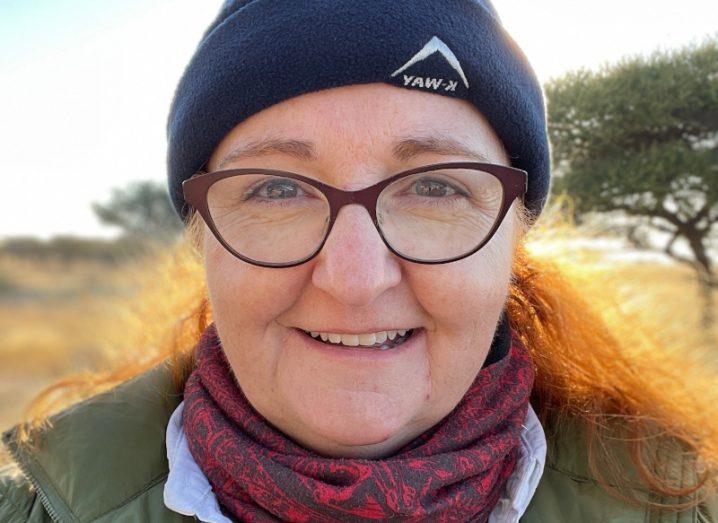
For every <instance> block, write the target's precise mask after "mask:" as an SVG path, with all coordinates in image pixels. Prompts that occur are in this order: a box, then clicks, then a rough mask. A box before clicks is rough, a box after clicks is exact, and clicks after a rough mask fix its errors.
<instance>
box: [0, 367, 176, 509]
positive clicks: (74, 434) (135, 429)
mask: <svg viewBox="0 0 718 523" xmlns="http://www.w3.org/2000/svg"><path fill="white" fill-rule="evenodd" d="M181 399H182V398H181V395H180V394H178V393H176V392H175V391H174V387H173V385H172V376H171V372H170V370H169V368H168V366H167V365H166V364H165V363H163V364H161V365H159V366H157V367H154V368H153V369H151V370H150V371H148V372H146V373H144V374H142V375H140V376H137V377H136V378H134V379H132V380H130V381H127V382H125V383H123V384H121V385H119V386H118V387H116V388H114V389H112V390H110V391H107V392H105V393H102V394H99V395H96V396H93V397H91V398H89V399H87V400H86V401H83V402H81V403H78V404H76V405H73V406H71V407H70V408H68V409H66V410H64V411H62V412H60V413H59V414H56V415H54V416H52V417H51V418H50V425H49V428H48V429H46V430H44V431H43V432H42V433H40V434H39V438H36V440H35V441H34V443H35V445H34V446H33V447H32V448H28V447H26V446H18V445H17V444H16V441H15V436H16V433H17V428H18V427H17V426H16V427H13V428H12V429H10V430H9V431H7V432H5V433H4V434H3V442H4V443H5V445H6V446H7V448H8V449H9V451H10V454H11V455H12V456H13V457H14V458H15V460H16V461H17V463H18V465H19V467H20V469H21V470H22V471H23V472H24V473H25V475H26V476H27V478H28V480H29V481H30V482H31V483H32V484H33V485H34V487H35V488H36V490H37V492H38V497H39V498H40V500H41V501H42V503H43V505H45V509H46V510H47V511H48V512H49V513H50V514H53V515H54V516H56V519H58V520H60V521H93V520H95V519H97V518H98V517H100V516H102V515H104V514H107V513H108V512H110V511H112V510H114V509H118V508H120V507H122V506H123V505H125V504H126V503H128V502H129V501H130V500H132V499H134V498H136V497H137V496H138V495H140V494H141V493H142V492H144V491H146V490H149V489H151V488H152V487H153V486H155V485H157V484H158V483H163V482H164V480H165V479H166V477H167V472H168V467H167V459H166V453H165V446H164V441H165V429H166V427H167V422H168V421H169V417H170V415H171V414H172V411H173V410H174V409H175V408H176V407H177V405H178V404H179V402H180V401H181Z"/></svg>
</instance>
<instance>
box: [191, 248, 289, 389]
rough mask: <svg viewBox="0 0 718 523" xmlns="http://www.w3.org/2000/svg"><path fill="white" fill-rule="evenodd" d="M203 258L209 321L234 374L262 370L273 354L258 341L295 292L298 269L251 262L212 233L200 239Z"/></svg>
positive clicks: (262, 337)
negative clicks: (221, 243)
mask: <svg viewBox="0 0 718 523" xmlns="http://www.w3.org/2000/svg"><path fill="white" fill-rule="evenodd" d="M204 260H205V262H204V263H205V273H206V279H207V289H208V292H209V295H210V301H211V304H212V316H213V320H214V322H215V323H216V325H217V330H218V332H219V335H220V338H221V339H222V343H223V346H224V349H225V353H226V354H227V358H228V359H229V362H230V364H231V366H232V368H233V370H234V371H235V374H237V373H238V372H243V371H244V370H246V371H247V374H250V375H256V376H259V375H262V374H263V373H264V372H263V371H261V370H260V368H261V367H265V368H269V367H270V366H271V361H272V358H273V357H276V355H275V354H272V351H271V350H269V351H268V350H266V346H263V344H262V343H260V342H261V340H262V339H264V338H265V337H266V336H267V334H268V333H271V332H273V331H275V330H276V329H278V326H277V324H276V322H275V320H276V319H277V317H278V316H280V315H281V314H282V312H283V311H285V310H287V309H289V308H291V307H292V305H293V303H294V302H295V301H296V299H297V297H298V296H299V294H300V290H301V281H302V278H301V276H300V275H299V274H298V273H299V272H300V271H297V270H294V268H289V269H268V268H265V267H257V266H254V265H250V264H248V263H245V262H243V261H241V260H239V259H237V258H235V257H234V256H232V255H231V254H230V253H229V252H227V251H226V250H225V249H224V248H223V247H222V246H221V245H220V244H219V243H218V242H217V241H216V240H215V239H214V238H211V239H209V240H207V241H205V242H204ZM248 340H253V342H251V343H249V342H248ZM262 349H264V350H262ZM237 377H238V378H240V376H239V375H237Z"/></svg>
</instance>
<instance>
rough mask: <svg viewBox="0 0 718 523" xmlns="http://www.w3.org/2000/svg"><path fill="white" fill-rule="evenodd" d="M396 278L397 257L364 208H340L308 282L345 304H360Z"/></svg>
mask: <svg viewBox="0 0 718 523" xmlns="http://www.w3.org/2000/svg"><path fill="white" fill-rule="evenodd" d="M400 281H401V267H400V264H399V260H398V258H397V257H396V256H394V255H393V254H392V253H391V251H390V250H389V249H388V248H387V247H386V245H385V244H384V242H383V241H382V239H381V237H380V236H379V232H378V231H377V230H376V227H374V224H373V223H372V221H371V217H370V216H369V213H368V212H367V210H366V209H364V208H363V207H362V206H360V205H356V204H351V205H345V206H344V207H342V209H341V210H340V211H339V214H338V215H337V217H336V220H335V221H334V225H333V227H332V230H331V232H330V233H329V237H328V238H327V241H326V243H325V244H324V247H323V248H322V250H321V252H320V253H319V254H318V255H317V258H316V264H315V266H314V271H313V274H312V283H313V284H314V285H315V286H316V287H318V288H320V289H322V290H323V291H325V292H327V293H328V294H331V295H332V296H333V297H334V298H335V299H337V300H338V301H340V302H342V303H344V304H345V305H350V306H355V307H361V306H365V305H369V304H371V303H372V302H373V301H374V300H375V299H376V298H377V297H379V296H380V295H381V294H382V293H383V292H384V291H386V290H387V289H390V288H391V287H393V286H395V285H397V284H398V283H399V282H400Z"/></svg>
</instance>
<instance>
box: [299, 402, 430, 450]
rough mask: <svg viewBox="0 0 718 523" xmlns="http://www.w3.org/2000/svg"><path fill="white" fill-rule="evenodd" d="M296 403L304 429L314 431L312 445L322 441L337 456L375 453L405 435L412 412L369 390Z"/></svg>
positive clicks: (307, 431) (405, 406) (409, 406)
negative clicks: (328, 399)
mask: <svg viewBox="0 0 718 523" xmlns="http://www.w3.org/2000/svg"><path fill="white" fill-rule="evenodd" d="M308 396H310V395H307V394H305V395H302V398H303V399H304V401H302V402H301V404H298V405H295V410H296V413H297V415H298V416H299V417H300V418H301V419H302V423H303V425H304V427H305V431H304V432H305V433H306V434H311V435H312V436H311V440H312V442H313V445H312V446H313V447H316V446H317V444H316V443H315V442H321V444H320V445H321V447H322V449H317V450H319V451H320V452H321V453H324V454H330V455H332V456H335V457H339V456H341V457H374V456H375V455H376V454H377V453H379V452H381V450H382V449H386V448H389V447H392V444H391V442H392V441H395V440H399V439H402V436H403V435H404V434H405V433H406V431H407V429H408V427H409V425H410V422H411V417H409V416H407V412H412V411H414V410H415V409H416V407H417V406H416V405H414V406H413V407H414V409H412V408H411V407H412V406H411V405H403V404H401V403H397V401H396V398H394V399H392V398H390V397H387V396H385V395H382V394H378V393H375V392H366V391H346V390H343V391H340V392H335V393H334V396H333V397H332V400H331V401H326V400H327V398H326V397H325V398H324V401H322V400H321V399H319V400H318V401H315V402H309V401H307V399H308Z"/></svg>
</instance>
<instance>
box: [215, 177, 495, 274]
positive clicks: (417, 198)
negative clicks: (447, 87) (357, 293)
mask: <svg viewBox="0 0 718 523" xmlns="http://www.w3.org/2000/svg"><path fill="white" fill-rule="evenodd" d="M502 199H503V185H502V184H501V182H500V181H499V180H498V179H497V178H496V177H495V176H493V175H491V174H489V173H486V172H483V171H480V170H477V169H456V168H455V169H442V170H439V171H427V172H421V173H415V174H412V175H409V176H406V177H403V178H399V179H398V180H396V181H394V182H392V183H391V184H389V185H388V186H387V187H385V188H384V190H383V191H382V192H381V194H380V195H379V198H378V200H377V209H376V216H377V222H378V225H379V228H380V229H381V232H382V234H383V236H384V238H385V239H386V241H387V242H388V243H389V244H390V245H391V247H392V248H393V249H394V250H395V251H397V252H398V253H400V254H401V255H403V256H406V257H408V258H413V259H416V260H422V261H438V260H443V259H449V258H455V257H460V256H462V255H464V254H466V253H468V252H470V251H472V250H473V249H475V248H476V246H478V245H479V244H480V243H482V242H483V241H484V239H485V238H486V236H487V235H488V234H489V232H490V231H491V229H492V228H493V226H494V223H495V222H496V220H497V218H498V215H499V212H500V210H501V206H502ZM207 204H208V208H209V213H210V215H211V217H212V221H213V222H214V224H215V227H216V229H217V231H218V232H219V234H220V236H221V237H222V238H223V239H224V241H225V242H226V243H227V244H228V245H230V246H231V247H232V248H233V249H234V250H235V251H237V252H238V253H240V254H241V255H243V256H245V257H247V258H250V259H252V260H256V261H258V262H262V263H291V262H295V261H299V260H303V259H305V258H307V257H309V256H311V255H312V254H313V253H314V252H315V251H316V250H317V248H318V247H319V245H321V243H322V241H323V240H324V237H325V236H326V233H327V228H328V227H329V221H330V206H329V202H328V200H327V198H326V196H325V195H324V194H323V193H322V192H321V191H320V190H319V189H317V188H315V187H313V186H311V185H309V184H307V183H305V182H302V181H301V180H295V179H293V178H285V177H281V176H274V175H266V174H242V175H237V176H231V177H228V178H223V179H221V180H219V181H217V182H216V183H214V184H213V185H212V186H211V187H210V189H209V191H208V193H207Z"/></svg>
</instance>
